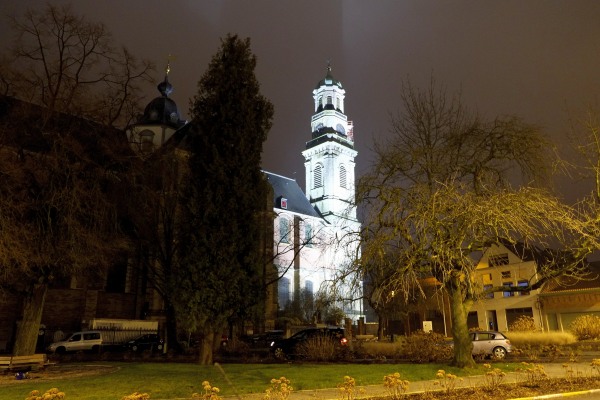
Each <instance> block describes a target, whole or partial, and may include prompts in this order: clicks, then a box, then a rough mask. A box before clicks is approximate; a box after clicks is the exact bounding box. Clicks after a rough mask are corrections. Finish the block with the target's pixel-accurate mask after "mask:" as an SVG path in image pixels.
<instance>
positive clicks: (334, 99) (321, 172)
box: [265, 67, 363, 319]
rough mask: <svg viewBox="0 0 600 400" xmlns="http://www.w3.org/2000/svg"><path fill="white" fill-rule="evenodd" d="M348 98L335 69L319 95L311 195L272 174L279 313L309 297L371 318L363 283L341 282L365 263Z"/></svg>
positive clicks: (309, 149) (309, 159)
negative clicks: (365, 306) (345, 273)
mask: <svg viewBox="0 0 600 400" xmlns="http://www.w3.org/2000/svg"><path fill="white" fill-rule="evenodd" d="M345 94H346V91H345V90H344V88H343V86H342V83H341V82H340V81H338V80H336V79H334V78H333V76H332V74H331V67H328V68H327V74H326V76H325V78H324V79H322V80H321V81H319V83H318V84H317V86H316V88H315V89H314V90H313V100H314V114H313V116H312V117H311V136H310V140H308V141H307V142H306V148H305V149H304V151H302V155H303V156H304V167H305V171H306V180H305V182H306V188H305V191H304V192H302V190H301V189H300V187H299V185H298V184H297V182H296V181H295V180H293V179H291V178H286V177H283V176H280V175H276V174H274V173H271V172H265V174H266V176H267V179H268V181H269V183H270V184H271V186H272V188H273V192H274V197H275V198H274V210H275V214H276V218H275V221H274V224H275V226H274V231H275V235H274V236H275V237H274V243H275V245H274V247H275V248H274V252H275V261H274V263H275V266H276V267H277V269H278V271H279V273H280V275H281V276H282V278H281V279H280V280H279V285H278V299H279V308H280V309H282V308H283V307H285V305H286V304H287V303H289V302H291V301H294V300H296V301H298V300H299V299H300V297H301V296H308V297H312V298H317V296H318V297H320V298H322V299H323V298H324V299H326V300H334V303H335V305H336V306H338V307H340V308H341V309H342V310H343V311H344V314H346V316H347V317H350V318H352V319H356V318H358V317H359V316H361V315H362V314H363V312H362V309H361V307H360V304H361V302H360V301H358V300H357V299H358V298H359V297H360V295H361V291H360V285H358V282H349V281H347V280H346V281H344V282H342V281H341V280H340V276H341V273H342V272H343V271H344V270H345V268H346V267H347V266H349V265H350V263H352V262H353V260H355V259H356V257H357V256H358V253H357V252H358V240H357V239H358V233H359V230H360V223H359V222H358V220H357V217H356V204H355V161H354V159H355V157H356V155H357V152H356V150H355V149H354V137H353V125H352V121H348V118H347V116H346V114H345V113H344V100H345Z"/></svg>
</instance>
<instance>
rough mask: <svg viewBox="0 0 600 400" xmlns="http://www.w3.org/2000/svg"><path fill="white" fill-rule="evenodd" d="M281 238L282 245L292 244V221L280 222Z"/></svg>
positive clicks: (285, 219) (282, 219)
mask: <svg viewBox="0 0 600 400" xmlns="http://www.w3.org/2000/svg"><path fill="white" fill-rule="evenodd" d="M279 238H280V240H281V242H282V243H289V242H290V221H289V220H288V219H287V218H281V219H280V220H279Z"/></svg>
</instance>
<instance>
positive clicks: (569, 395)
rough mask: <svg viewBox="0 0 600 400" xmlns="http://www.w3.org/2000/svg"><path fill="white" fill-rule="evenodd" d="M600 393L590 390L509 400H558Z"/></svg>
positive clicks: (599, 391) (596, 390) (598, 390)
mask: <svg viewBox="0 0 600 400" xmlns="http://www.w3.org/2000/svg"><path fill="white" fill-rule="evenodd" d="M594 393H600V389H590V390H582V391H580V392H568V393H557V394H545V395H542V396H534V397H518V398H515V399H509V400H541V399H556V398H559V397H572V396H581V395H584V394H594Z"/></svg>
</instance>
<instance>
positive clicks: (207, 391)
mask: <svg viewBox="0 0 600 400" xmlns="http://www.w3.org/2000/svg"><path fill="white" fill-rule="evenodd" d="M202 389H203V390H204V392H202V393H193V394H192V400H221V399H222V397H221V396H219V392H220V389H219V388H218V387H216V386H211V384H210V382H209V381H204V382H202Z"/></svg>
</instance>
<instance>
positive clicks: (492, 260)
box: [488, 253, 508, 267]
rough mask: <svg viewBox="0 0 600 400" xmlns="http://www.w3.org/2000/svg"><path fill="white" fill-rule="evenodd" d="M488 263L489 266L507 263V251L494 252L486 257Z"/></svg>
mask: <svg viewBox="0 0 600 400" xmlns="http://www.w3.org/2000/svg"><path fill="white" fill-rule="evenodd" d="M488 264H489V266H490V267H497V266H500V265H508V253H503V254H495V255H492V256H490V257H489V258H488Z"/></svg>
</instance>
